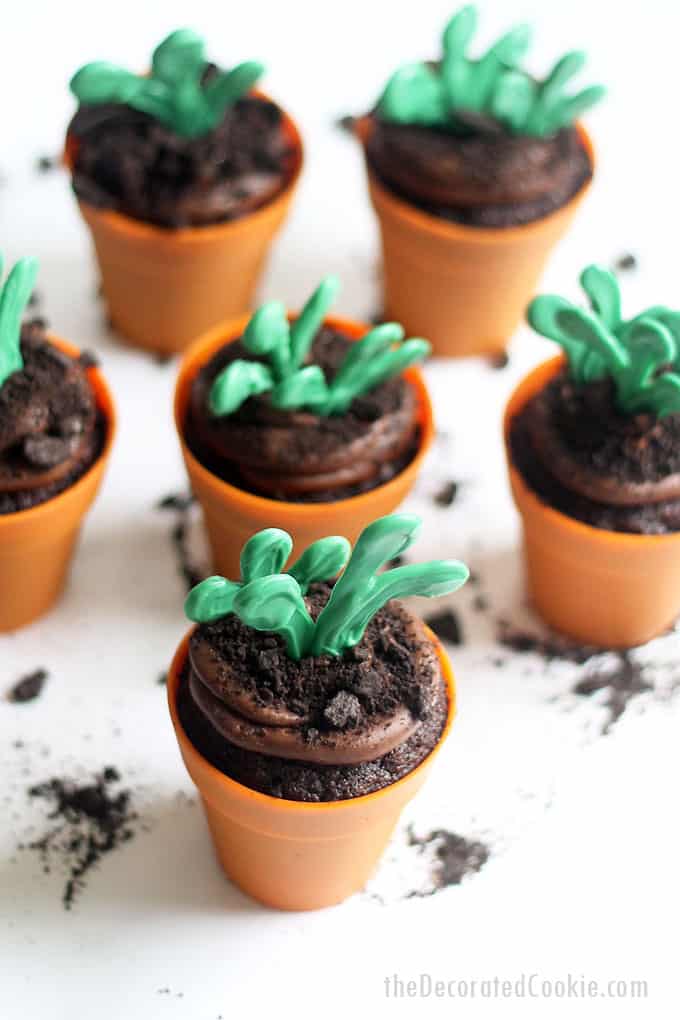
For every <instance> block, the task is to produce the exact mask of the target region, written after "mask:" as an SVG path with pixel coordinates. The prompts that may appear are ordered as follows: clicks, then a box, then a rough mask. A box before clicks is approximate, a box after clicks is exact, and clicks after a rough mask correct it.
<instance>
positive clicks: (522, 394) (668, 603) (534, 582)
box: [505, 356, 680, 648]
mask: <svg viewBox="0 0 680 1020" xmlns="http://www.w3.org/2000/svg"><path fill="white" fill-rule="evenodd" d="M564 363H565V362H564V359H563V358H562V357H561V356H560V357H557V358H553V359H552V360H550V361H547V362H545V363H544V364H542V365H539V366H538V368H536V369H534V371H533V372H531V373H530V374H529V375H528V376H527V377H526V378H525V379H524V380H523V381H522V382H521V383H520V385H519V386H518V387H517V389H516V390H515V392H514V393H513V395H512V396H511V398H510V401H509V403H508V406H507V409H506V412H505V445H506V453H507V459H508V467H509V472H510V485H511V488H512V494H513V497H514V500H515V503H516V505H517V508H518V510H519V512H520V514H521V517H522V523H523V528H524V551H525V559H526V569H527V576H528V587H529V593H530V596H531V599H532V601H533V603H534V605H535V607H536V609H537V610H538V612H539V613H540V614H541V616H542V617H543V618H544V620H545V621H546V622H547V623H549V624H550V626H551V627H554V628H555V629H556V630H559V631H562V633H564V634H566V635H567V636H568V637H571V638H575V639H576V640H578V641H581V642H584V643H586V644H592V645H599V646H602V647H604V648H630V647H633V646H635V645H641V644H644V642H646V641H649V640H650V639H651V638H653V637H656V636H657V635H658V634H661V633H662V632H663V631H664V630H666V629H667V628H668V627H669V626H670V624H672V623H673V621H674V620H675V619H676V617H677V616H678V614H679V613H680V533H677V534H672V535H633V534H625V533H622V532H618V531H606V530H604V529H603V528H593V527H591V526H590V525H588V524H584V523H582V522H581V521H577V520H574V519H573V518H571V517H568V516H567V515H566V514H563V513H560V511H558V510H554V509H553V508H552V507H550V506H548V505H547V504H546V503H544V502H543V501H542V500H541V499H540V498H539V497H538V496H537V495H536V493H535V492H534V491H533V490H532V489H530V488H529V486H528V485H527V484H526V482H525V481H524V479H523V478H522V476H521V474H520V473H519V471H517V469H516V468H515V466H514V465H513V462H512V453H511V450H510V446H509V442H508V437H509V433H510V428H511V425H512V421H513V419H514V418H515V417H516V416H517V415H518V414H519V413H520V411H521V410H522V408H523V407H524V406H525V404H526V403H527V401H528V400H530V399H531V397H533V396H534V395H535V394H536V393H538V392H539V391H540V390H542V389H543V387H544V386H546V385H547V383H548V382H549V381H550V379H552V378H553V376H554V375H556V373H557V372H558V371H559V370H560V369H561V368H562V367H563V365H564Z"/></svg>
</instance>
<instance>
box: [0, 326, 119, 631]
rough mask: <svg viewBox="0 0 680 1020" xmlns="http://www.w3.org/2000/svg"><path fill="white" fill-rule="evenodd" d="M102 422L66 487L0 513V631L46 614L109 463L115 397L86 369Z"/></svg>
mask: <svg viewBox="0 0 680 1020" xmlns="http://www.w3.org/2000/svg"><path fill="white" fill-rule="evenodd" d="M49 339H50V341H51V342H52V343H53V344H55V346H56V347H58V348H59V349H60V350H62V351H64V352H65V353H66V354H69V355H71V356H77V355H78V353H79V352H78V349H77V348H76V347H73V346H72V344H69V343H67V342H66V341H65V340H61V339H60V338H59V337H56V336H54V335H52V334H50V336H49ZM87 374H88V377H89V379H90V383H91V385H92V388H93V389H94V392H95V395H96V399H97V406H98V407H99V410H100V411H101V413H102V415H103V417H104V420H105V423H106V424H105V427H106V435H105V437H104V446H103V449H102V451H101V453H100V454H99V456H98V458H97V460H96V461H95V462H94V463H93V464H92V466H91V467H90V468H89V469H88V470H87V471H86V473H85V474H84V475H83V476H82V477H81V478H79V479H78V481H77V482H75V484H73V485H71V486H69V488H68V489H65V490H64V492H61V493H59V495H57V496H54V497H52V499H49V500H47V501H46V502H45V503H40V504H39V505H38V506H35V507H32V508H31V509H30V510H21V511H19V512H18V513H13V514H1V515H0V631H10V630H16V629H18V628H19V627H25V626H26V625H27V624H29V623H31V622H32V621H33V620H35V619H37V618H38V617H40V616H42V615H43V614H44V613H46V612H47V611H48V610H49V609H51V607H52V606H53V604H54V603H55V602H56V601H57V599H58V598H59V596H60V595H61V593H62V590H63V588H64V584H65V583H66V579H67V577H68V571H69V567H70V564H71V559H72V558H73V553H74V549H75V546H76V543H77V540H78V534H79V532H80V526H81V524H82V521H83V517H84V516H85V514H86V513H87V511H88V510H89V508H90V505H91V504H92V502H93V500H94V498H95V496H96V495H97V490H98V489H99V486H100V484H101V481H102V477H103V475H104V471H105V469H106V465H107V463H108V459H109V455H110V452H111V446H112V444H113V439H114V435H115V431H116V415H115V410H114V405H113V399H112V397H111V393H110V391H109V388H108V386H107V385H106V383H105V381H104V378H103V376H102V375H101V373H100V372H99V371H98V370H97V369H96V368H91V369H88V373H87Z"/></svg>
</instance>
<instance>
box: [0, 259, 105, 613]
mask: <svg viewBox="0 0 680 1020" xmlns="http://www.w3.org/2000/svg"><path fill="white" fill-rule="evenodd" d="M36 272H37V262H36V261H35V260H34V259H22V260H21V261H20V262H18V263H17V264H16V265H15V266H14V268H13V269H12V271H11V273H10V274H9V276H8V278H7V280H6V281H5V283H4V285H3V287H2V289H1V293H0V593H2V594H0V630H12V629H14V628H16V627H19V626H23V625H24V624H26V623H29V622H30V621H31V620H33V619H35V617H37V616H39V615H41V614H42V613H43V612H45V611H46V610H47V609H48V608H49V607H50V606H51V605H52V603H53V602H54V601H55V599H56V598H57V596H58V595H59V593H60V592H61V589H62V587H63V584H64V581H65V578H66V574H67V570H68V566H69V562H70V559H71V555H72V552H73V548H74V545H75V542H76V538H77V535H78V529H79V527H80V523H81V521H82V518H83V515H84V513H85V511H86V510H87V509H88V507H89V505H90V503H91V502H92V500H93V499H94V496H95V494H96V491H97V489H98V487H99V483H100V481H101V476H102V474H103V470H104V466H105V463H106V460H107V458H108V452H109V449H110V446H111V442H112V438H113V430H114V413H113V406H112V404H111V398H110V396H109V393H108V390H107V389H106V386H105V384H104V382H103V380H102V379H101V377H100V376H99V373H98V372H97V371H96V369H95V368H93V363H92V360H91V358H90V357H89V356H85V355H82V356H81V355H79V353H78V351H77V350H75V349H74V348H72V347H70V345H68V344H66V343H64V342H63V341H60V340H58V339H57V338H55V337H53V336H52V335H50V334H48V333H47V331H46V328H45V325H44V323H43V322H42V321H41V320H37V319H36V320H33V321H31V322H27V323H25V324H24V325H23V326H22V325H21V316H22V313H23V311H24V309H25V307H26V305H27V303H28V300H29V298H30V296H31V292H32V289H33V284H34V281H35V276H36Z"/></svg>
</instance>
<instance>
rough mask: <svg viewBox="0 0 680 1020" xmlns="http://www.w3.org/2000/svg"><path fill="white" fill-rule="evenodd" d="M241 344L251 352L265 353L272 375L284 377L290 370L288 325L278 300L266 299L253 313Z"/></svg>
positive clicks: (278, 377) (282, 306)
mask: <svg viewBox="0 0 680 1020" xmlns="http://www.w3.org/2000/svg"><path fill="white" fill-rule="evenodd" d="M243 346H244V347H245V348H246V349H247V350H249V351H250V352H251V354H257V355H266V356H267V357H268V358H269V361H270V362H271V366H272V369H273V371H274V377H275V378H276V379H278V380H280V379H285V377H286V375H287V374H288V372H289V371H290V366H291V357H290V325H289V323H288V316H287V315H286V309H285V307H284V305H283V304H281V302H280V301H268V302H267V304H265V305H262V306H261V307H260V308H258V310H257V311H256V312H255V314H254V315H253V317H252V319H251V320H250V322H249V323H248V325H247V326H246V330H245V333H244V334H243Z"/></svg>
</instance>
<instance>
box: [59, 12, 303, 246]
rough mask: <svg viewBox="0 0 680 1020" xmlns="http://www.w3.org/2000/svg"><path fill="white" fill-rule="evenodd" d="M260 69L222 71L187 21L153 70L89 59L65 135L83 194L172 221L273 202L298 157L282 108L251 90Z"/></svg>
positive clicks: (234, 213)
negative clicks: (133, 69) (130, 68)
mask: <svg viewBox="0 0 680 1020" xmlns="http://www.w3.org/2000/svg"><path fill="white" fill-rule="evenodd" d="M263 71H264V68H263V65H262V64H260V63H258V62H257V61H247V62H245V63H242V64H239V65H238V66H236V67H234V68H232V69H231V70H230V71H222V70H220V69H219V68H218V67H217V66H216V65H214V64H211V63H208V61H207V60H206V56H205V45H204V42H203V40H202V39H201V37H200V36H198V35H196V33H194V32H192V31H191V30H189V29H180V30H178V31H176V32H172V33H171V34H170V35H169V36H168V37H167V38H166V39H164V40H163V41H162V42H161V43H160V44H159V45H158V46H157V47H156V49H155V51H154V53H153V57H152V60H151V70H150V71H149V73H148V74H141V75H138V74H133V73H132V72H130V71H127V70H125V69H123V68H119V67H116V66H115V65H113V64H109V63H106V62H104V61H96V62H94V63H91V64H86V65H85V66H84V67H82V68H81V69H80V70H79V71H78V72H77V73H76V74H75V75H74V76H73V78H72V79H71V91H72V92H73V94H74V95H75V97H76V98H77V99H78V102H79V104H80V105H79V109H78V111H77V113H76V115H75V117H74V118H73V120H72V121H71V124H70V125H69V131H68V140H67V149H68V153H69V156H70V159H71V164H72V170H73V186H74V189H75V191H76V194H77V195H78V197H79V198H81V199H83V200H84V201H86V202H89V203H90V204H92V205H96V206H101V207H106V208H112V209H116V210H118V211H120V212H123V213H125V214H126V215H129V216H132V217H134V218H136V219H141V220H147V221H149V222H151V223H155V224H158V225H160V226H166V227H182V226H201V225H206V224H210V223H218V222H223V221H225V220H229V219H235V218H238V217H239V216H243V215H245V214H247V213H248V212H252V211H253V210H255V209H257V208H259V207H260V206H262V205H264V204H266V203H267V202H269V201H270V200H271V199H272V198H273V197H275V195H276V194H278V193H279V192H280V191H281V189H282V188H283V187H284V186H285V185H286V184H287V183H288V181H289V180H290V178H291V176H292V174H293V173H294V171H295V168H296V165H297V161H298V158H299V156H298V154H297V153H296V151H295V146H294V144H293V139H292V137H289V135H288V133H287V131H286V129H285V125H284V121H283V115H282V111H281V110H280V109H279V107H278V106H276V105H275V104H274V103H272V102H270V101H269V100H267V99H265V98H263V97H259V96H256V95H254V94H252V93H251V92H250V89H251V88H252V86H253V85H254V84H255V83H256V81H257V80H258V79H259V78H260V76H261V75H262V73H263Z"/></svg>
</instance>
